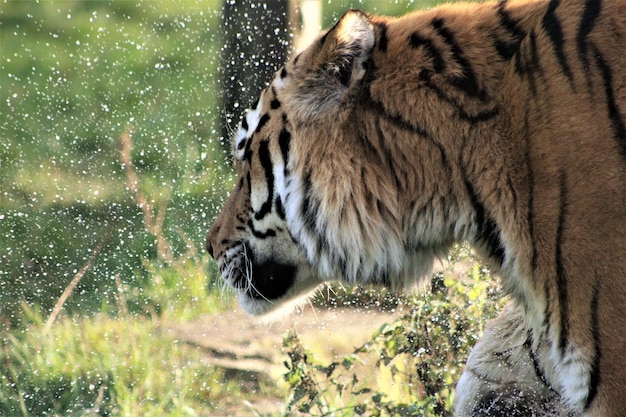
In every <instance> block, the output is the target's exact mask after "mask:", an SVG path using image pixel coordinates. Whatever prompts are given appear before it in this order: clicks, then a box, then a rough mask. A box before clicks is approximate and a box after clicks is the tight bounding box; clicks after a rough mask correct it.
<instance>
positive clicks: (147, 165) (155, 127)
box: [0, 0, 424, 320]
mask: <svg viewBox="0 0 626 417" xmlns="http://www.w3.org/2000/svg"><path fill="white" fill-rule="evenodd" d="M307 3H311V4H312V5H313V9H312V10H311V7H310V6H308V7H309V9H308V10H309V11H308V12H306V13H305V14H304V15H303V14H302V13H300V11H301V6H302V5H303V4H304V5H305V6H304V7H305V8H306V7H307V6H306V4H307ZM420 5H421V6H424V4H420ZM352 7H359V8H363V9H366V10H374V11H378V12H380V13H392V14H402V13H404V12H405V11H407V10H409V9H413V8H415V7H416V5H415V4H413V2H409V1H405V2H382V1H363V2H347V1H343V2H342V1H337V2H335V1H333V2H323V3H322V2H321V1H319V2H318V1H310V2H306V1H302V2H298V1H295V0H294V1H291V2H289V1H279V0H274V1H270V2H256V1H233V0H231V1H226V2H219V1H216V0H215V1H202V0H182V1H177V0H163V1H143V2H141V1H129V0H123V1H98V0H82V1H81V0H63V1H54V0H46V1H12V0H8V1H4V2H3V3H2V4H1V5H0V13H1V15H0V17H1V19H2V20H1V26H0V31H1V32H0V41H1V45H0V53H1V62H0V242H1V243H0V316H2V317H3V318H7V317H8V318H9V319H12V320H14V319H15V317H13V318H12V317H11V315H12V314H13V312H14V311H15V310H16V308H15V304H16V303H18V304H19V303H22V302H27V303H29V304H37V305H41V306H42V308H44V309H45V310H47V309H49V308H51V307H52V306H53V305H54V303H55V302H56V300H57V299H58V297H59V295H60V294H61V292H62V291H63V289H64V288H66V287H67V285H68V284H69V283H70V281H71V280H72V278H73V277H74V276H75V275H76V274H77V272H78V271H79V270H80V269H81V267H83V266H84V265H85V264H86V263H87V262H88V261H89V260H90V257H91V256H92V255H93V254H94V251H96V249H98V254H97V256H94V258H93V260H92V262H91V266H90V268H89V269H88V270H87V271H86V272H85V274H84V276H83V277H82V279H81V280H80V282H79V283H78V285H77V287H76V290H75V291H74V293H73V296H72V297H71V299H68V300H67V302H66V304H65V305H66V308H67V309H69V310H72V309H73V308H76V307H80V310H81V312H85V311H99V310H100V308H101V307H102V304H103V303H109V302H110V301H111V298H112V297H113V296H114V292H112V291H113V290H114V289H116V280H117V281H118V283H121V284H122V285H128V286H130V287H132V288H133V289H137V290H139V291H141V290H142V289H143V288H145V287H146V286H149V285H150V274H149V271H147V270H146V267H145V263H146V261H148V262H149V261H152V260H161V261H171V260H172V259H176V258H179V257H180V256H187V255H190V254H191V253H193V254H197V255H198V257H199V258H200V260H202V261H205V260H206V257H205V256H204V248H203V246H204V244H203V242H204V236H205V234H206V232H207V230H208V228H209V226H210V224H211V222H212V219H213V218H214V217H215V215H216V213H217V211H218V210H219V208H220V207H221V204H222V203H223V201H224V198H225V196H226V193H227V190H229V189H230V188H231V185H232V172H231V167H230V163H229V156H228V148H229V145H228V143H227V142H228V141H227V140H225V139H224V138H225V137H227V136H228V129H232V128H234V127H236V124H237V123H238V121H239V117H240V114H241V113H242V112H243V109H245V108H247V107H248V106H249V104H250V103H252V101H253V100H254V99H255V98H256V96H257V95H258V93H259V92H260V90H261V89H262V88H263V87H264V86H265V85H266V83H267V82H268V80H269V79H270V77H271V75H272V74H273V73H274V71H275V70H276V69H277V68H278V67H280V66H281V65H282V63H283V62H284V61H285V59H286V58H287V57H288V56H289V55H290V53H291V52H292V51H293V47H292V45H293V44H294V36H295V37H297V36H298V34H299V33H301V31H302V29H301V28H302V27H303V26H302V22H303V21H306V19H307V16H309V18H310V19H311V20H313V22H309V24H308V26H307V28H311V27H313V33H315V34H317V33H318V31H319V26H320V24H321V25H322V26H324V27H326V26H328V25H330V24H331V23H332V22H333V21H334V20H335V19H336V18H337V17H338V16H340V14H341V13H343V11H345V10H346V9H348V8H352ZM316 11H319V13H320V15H317V14H316ZM319 19H321V20H322V21H321V22H320V21H319Z"/></svg>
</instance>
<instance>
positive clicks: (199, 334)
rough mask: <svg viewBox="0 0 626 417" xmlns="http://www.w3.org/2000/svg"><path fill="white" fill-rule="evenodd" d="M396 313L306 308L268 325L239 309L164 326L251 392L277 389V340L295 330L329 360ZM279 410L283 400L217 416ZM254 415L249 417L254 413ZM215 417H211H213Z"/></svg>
mask: <svg viewBox="0 0 626 417" xmlns="http://www.w3.org/2000/svg"><path fill="white" fill-rule="evenodd" d="M400 315H401V311H400V310H398V311H394V312H381V311H380V310H378V309H358V308H322V307H316V308H313V307H311V306H310V305H307V306H306V307H304V308H302V309H300V310H298V311H294V312H292V313H291V314H288V315H286V316H284V317H282V318H281V319H279V320H278V321H274V322H271V323H268V322H267V321H265V320H263V319H259V318H255V317H252V316H250V315H247V314H246V313H244V312H243V311H242V310H241V309H240V308H239V307H238V306H233V307H232V308H231V309H230V310H229V311H226V312H223V313H219V314H216V315H214V316H207V317H202V318H200V319H198V320H196V321H194V322H191V323H187V324H176V325H170V326H167V328H166V331H167V332H169V333H170V334H171V335H172V336H173V337H174V338H175V339H177V340H180V341H183V342H186V343H189V344H192V345H194V346H196V347H198V348H199V349H202V350H203V351H205V352H206V355H205V361H206V363H207V364H212V365H218V366H221V367H223V368H224V369H226V371H227V375H228V372H232V373H239V375H238V376H239V378H241V373H244V375H245V376H244V379H248V380H249V381H250V387H247V388H249V389H250V390H251V391H254V390H255V389H257V387H258V386H259V380H260V379H263V380H264V381H266V383H267V382H269V383H272V381H276V382H275V383H279V381H280V380H281V376H282V374H283V373H284V372H285V370H286V369H285V367H284V365H283V362H284V361H285V360H286V359H287V357H286V355H285V354H283V353H282V352H281V347H282V336H283V334H284V333H285V331H286V330H288V329H295V330H296V331H297V332H298V335H299V336H300V337H301V340H302V342H303V344H304V345H305V347H307V348H308V347H310V346H315V352H316V353H317V352H320V353H319V357H321V358H324V359H328V360H330V359H332V358H333V357H334V356H336V355H342V354H346V353H349V352H352V351H353V349H354V348H355V347H358V346H360V345H362V344H363V343H365V342H366V341H367V340H369V339H370V338H371V336H372V334H373V332H374V331H376V330H377V329H378V328H380V326H382V325H383V324H384V323H390V322H392V321H393V320H394V319H395V318H397V317H399V316H400ZM283 409H284V403H283V399H277V398H260V399H257V400H252V401H251V400H249V399H246V400H242V401H241V404H238V405H234V406H233V407H229V409H228V410H223V411H220V413H219V414H218V416H229V417H230V416H250V415H255V413H256V412H258V413H260V414H267V413H271V412H280V411H281V410H283ZM253 410H254V411H253ZM212 415H214V414H212Z"/></svg>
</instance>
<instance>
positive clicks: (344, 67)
mask: <svg viewBox="0 0 626 417" xmlns="http://www.w3.org/2000/svg"><path fill="white" fill-rule="evenodd" d="M319 42H320V44H321V46H320V47H319V49H318V51H317V53H316V54H315V55H314V56H313V57H312V61H311V67H310V69H312V70H313V71H315V72H317V73H318V75H322V76H323V77H324V78H326V77H328V78H330V79H336V80H338V81H339V82H340V83H341V84H342V85H343V86H345V87H349V86H351V85H353V84H354V83H355V82H356V81H358V80H360V79H361V78H363V75H364V74H365V68H364V63H365V62H366V61H367V60H368V58H369V56H370V54H371V51H372V48H373V47H374V43H375V42H376V36H375V33H374V27H373V26H372V24H371V23H370V21H369V19H368V17H367V15H366V14H365V13H363V12H361V11H359V10H350V11H348V12H346V13H345V14H344V15H343V17H342V18H341V19H339V21H338V22H337V23H336V24H335V26H333V27H332V28H331V29H330V30H329V31H328V32H326V34H325V35H323V36H322V37H321V38H320V41H319ZM328 78H327V81H328Z"/></svg>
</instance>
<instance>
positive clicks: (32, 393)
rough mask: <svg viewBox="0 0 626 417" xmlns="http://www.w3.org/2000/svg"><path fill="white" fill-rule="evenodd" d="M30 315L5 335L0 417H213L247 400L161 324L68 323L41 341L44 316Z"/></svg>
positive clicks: (106, 319) (128, 320)
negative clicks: (24, 324) (21, 326)
mask: <svg viewBox="0 0 626 417" xmlns="http://www.w3.org/2000/svg"><path fill="white" fill-rule="evenodd" d="M25 309H26V310H27V311H26V313H27V315H28V317H29V319H30V321H31V324H30V325H29V326H27V327H25V328H24V330H22V331H19V332H6V331H5V332H4V333H3V349H2V355H1V358H2V363H3V365H4V366H3V367H2V371H1V372H0V373H1V380H0V383H1V385H0V415H7V416H44V415H81V416H86V415H119V416H163V415H168V416H196V415H210V411H211V410H214V409H215V407H219V406H221V405H223V404H224V403H225V402H226V403H228V401H229V398H233V397H239V396H241V395H242V392H241V386H242V384H240V383H239V382H238V381H237V380H236V379H233V380H227V379H226V378H225V375H224V371H223V370H222V369H220V368H217V367H214V366H209V365H206V364H204V363H203V361H202V356H203V352H201V351H199V350H198V349H196V348H194V347H192V346H189V345H187V344H185V343H181V342H178V341H176V340H173V339H172V338H171V337H170V336H168V335H167V334H166V333H164V332H162V327H161V325H160V321H159V320H157V319H150V318H147V317H139V316H134V317H119V318H112V317H110V316H108V315H98V316H95V317H92V318H89V319H88V318H80V319H78V318H75V319H70V318H63V319H60V320H58V321H57V322H55V323H54V326H53V327H52V329H51V331H50V332H49V333H48V334H43V332H42V328H43V326H42V322H43V318H42V317H41V314H40V313H39V312H37V311H36V310H32V309H30V308H28V307H25Z"/></svg>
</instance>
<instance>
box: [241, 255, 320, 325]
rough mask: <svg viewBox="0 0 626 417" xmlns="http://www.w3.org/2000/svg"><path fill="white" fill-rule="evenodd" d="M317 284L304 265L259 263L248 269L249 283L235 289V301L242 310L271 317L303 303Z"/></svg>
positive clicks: (317, 281) (286, 312) (267, 317)
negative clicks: (250, 277) (250, 273)
mask: <svg viewBox="0 0 626 417" xmlns="http://www.w3.org/2000/svg"><path fill="white" fill-rule="evenodd" d="M320 284H322V281H321V280H320V279H319V278H317V277H316V275H315V274H312V273H310V271H308V270H307V269H306V268H298V267H296V266H294V265H289V264H280V263H274V262H271V263H266V264H261V265H258V266H257V268H254V269H253V270H252V279H251V282H250V285H247V286H245V287H243V288H238V289H237V301H238V302H239V305H240V306H241V307H242V309H243V310H244V311H245V312H246V313H248V314H252V315H255V316H264V318H266V319H269V320H273V319H277V318H280V317H282V316H284V315H286V314H288V313H290V312H291V311H293V310H294V309H295V308H297V307H298V306H301V305H303V304H304V303H306V301H307V299H308V298H309V296H310V295H311V294H312V293H313V292H314V291H315V289H316V288H317V287H318V286H319V285H320Z"/></svg>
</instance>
